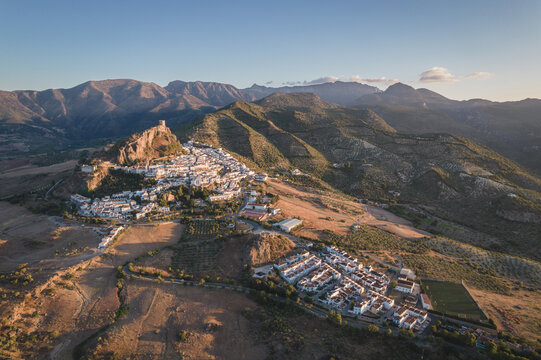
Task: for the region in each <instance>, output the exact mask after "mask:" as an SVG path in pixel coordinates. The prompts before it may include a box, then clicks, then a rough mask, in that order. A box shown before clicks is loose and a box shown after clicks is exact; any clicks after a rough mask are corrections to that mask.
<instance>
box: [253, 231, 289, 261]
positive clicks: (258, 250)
mask: <svg viewBox="0 0 541 360" xmlns="http://www.w3.org/2000/svg"><path fill="white" fill-rule="evenodd" d="M294 248H295V244H294V243H293V242H292V241H291V240H289V239H288V238H286V237H283V236H257V237H254V239H253V241H252V242H251V243H250V246H249V247H248V256H247V258H248V262H249V264H250V265H251V266H258V265H261V264H266V263H270V262H273V261H275V260H276V259H278V258H280V257H283V256H284V255H286V254H287V253H288V252H290V251H291V250H293V249H294Z"/></svg>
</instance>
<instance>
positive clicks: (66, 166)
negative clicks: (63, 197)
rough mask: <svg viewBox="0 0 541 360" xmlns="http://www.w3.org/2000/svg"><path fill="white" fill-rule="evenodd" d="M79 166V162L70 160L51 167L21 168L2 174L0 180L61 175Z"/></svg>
mask: <svg viewBox="0 0 541 360" xmlns="http://www.w3.org/2000/svg"><path fill="white" fill-rule="evenodd" d="M76 164H77V160H69V161H66V162H63V163H58V164H53V165H49V166H41V167H38V166H35V165H25V166H21V167H19V168H15V169H10V170H6V171H4V172H2V173H0V179H8V178H14V177H19V176H24V175H36V174H50V173H59V172H62V171H66V170H71V169H73V168H74V167H75V165H76Z"/></svg>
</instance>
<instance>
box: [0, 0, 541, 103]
mask: <svg viewBox="0 0 541 360" xmlns="http://www.w3.org/2000/svg"><path fill="white" fill-rule="evenodd" d="M540 19H541V1H537V0H532V1H530V0H516V1H509V0H490V1H484V0H476V1H460V0H455V1H339V0H335V1H328V0H326V1H317V0H311V1H303V0H297V1H280V0H278V1H257V0H255V1H254V0H252V1H232V0H230V1H223V0H221V1H211V0H199V1H172V0H171V1H165V0H154V1H138V0H130V1H126V0H114V1H111V0H108V1H101V0H92V1H73V0H49V1H43V0H35V1H31V0H17V1H13V0H0V89H2V90H20V89H35V90H43V89H48V88H69V87H73V86H75V85H77V84H80V83H82V82H85V81H88V80H102V79H116V78H132V79H136V80H141V81H149V82H155V83H156V84H158V85H161V86H165V85H167V83H168V82H169V81H172V80H184V81H196V80H201V81H217V82H224V83H229V84H233V85H235V86H237V87H239V88H245V87H249V86H251V85H252V84H254V83H257V84H259V85H267V86H274V87H277V86H283V85H286V84H301V85H302V84H308V83H319V82H325V81H336V80H344V81H358V82H363V83H369V84H371V85H375V86H378V87H379V88H381V89H385V88H386V87H387V86H389V85H390V84H392V83H393V82H396V81H400V82H403V83H406V84H409V85H411V86H414V87H416V88H418V87H424V88H428V89H431V90H434V91H436V92H439V93H441V94H443V95H445V96H447V97H450V98H453V99H469V98H485V99H490V100H496V101H507V100H520V99H524V98H529V97H530V98H531V97H536V98H541V82H540V80H541V20H540Z"/></svg>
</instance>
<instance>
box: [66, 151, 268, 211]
mask: <svg viewBox="0 0 541 360" xmlns="http://www.w3.org/2000/svg"><path fill="white" fill-rule="evenodd" d="M183 148H184V149H185V151H186V152H187V154H185V155H179V156H177V157H175V158H174V159H172V160H169V161H164V162H158V163H153V164H149V163H148V162H147V163H146V164H144V165H133V166H115V167H114V170H120V171H123V172H126V173H130V174H141V175H143V176H144V177H145V178H151V179H155V180H156V184H155V185H153V186H151V187H147V188H143V189H140V190H136V191H123V192H120V193H116V194H112V195H110V196H105V197H103V198H96V199H94V200H92V199H90V198H88V197H85V196H82V195H80V194H74V195H72V196H71V201H72V202H73V203H74V204H75V205H76V206H77V210H78V212H79V214H81V215H83V216H93V217H100V218H106V219H117V220H121V221H129V220H131V219H136V220H139V219H142V218H144V217H145V216H147V214H150V213H151V212H152V211H156V212H161V213H168V212H170V210H171V209H170V207H168V206H159V205H158V198H159V196H160V195H161V194H163V193H164V191H166V190H167V189H170V188H173V187H179V186H183V185H186V186H190V187H199V188H201V187H210V186H212V188H213V189H212V193H211V194H210V195H209V196H208V199H197V200H199V201H198V205H204V204H205V203H204V201H205V200H208V201H210V202H220V201H229V200H232V199H235V198H238V197H239V196H240V195H242V186H241V181H242V180H244V179H247V180H256V181H265V180H266V179H267V175H266V174H256V173H254V172H253V171H251V170H250V169H248V168H247V167H246V166H245V165H244V164H242V163H241V162H239V161H237V160H236V159H235V158H233V157H232V156H231V155H230V154H228V153H227V152H225V151H223V150H222V149H215V148H212V147H209V146H206V145H200V144H194V142H193V141H189V142H187V143H186V144H183ZM83 171H87V172H90V171H92V169H91V170H86V168H85V169H83ZM179 205H180V204H179Z"/></svg>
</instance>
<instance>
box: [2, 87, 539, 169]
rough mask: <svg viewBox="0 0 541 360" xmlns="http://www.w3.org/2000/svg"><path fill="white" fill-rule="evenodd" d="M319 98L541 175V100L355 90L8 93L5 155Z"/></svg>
mask: <svg viewBox="0 0 541 360" xmlns="http://www.w3.org/2000/svg"><path fill="white" fill-rule="evenodd" d="M276 92H280V93H313V94H315V95H317V96H318V97H319V98H320V99H321V100H323V101H326V102H329V103H334V104H336V106H341V107H346V106H348V107H354V108H361V109H370V110H372V111H373V112H374V113H375V114H377V115H378V116H379V117H381V118H382V119H384V120H385V122H386V123H387V124H388V125H390V126H391V127H392V128H394V129H396V130H397V131H398V132H401V133H411V134H422V133H435V132H438V133H439V132H445V133H451V134H456V135H459V136H464V137H467V138H471V139H473V140H475V141H478V142H480V143H482V144H484V145H486V146H489V147H490V148H492V149H494V150H496V151H498V152H499V153H501V154H503V155H505V156H507V157H509V158H510V159H512V160H514V161H517V162H518V163H520V164H521V165H523V166H526V167H527V168H529V169H531V170H533V171H534V172H536V173H541V157H540V156H536V155H537V154H538V153H539V150H540V146H541V145H540V144H541V115H540V114H541V100H538V99H526V100H523V101H516V102H500V103H499V102H491V101H487V100H481V99H473V100H468V101H456V100H451V99H448V98H445V97H444V96H441V95H439V94H437V93H435V92H432V91H430V90H427V89H414V88H412V87H410V86H408V85H405V84H401V83H398V84H395V85H392V86H390V87H389V88H388V89H387V90H385V91H380V90H379V89H378V88H376V87H373V86H369V85H364V84H359V83H354V82H340V81H337V82H334V83H324V84H318V85H306V86H285V87H278V88H272V87H265V86H259V85H253V86H251V87H249V88H246V89H238V88H236V87H235V86H233V85H229V84H222V83H216V82H201V81H196V82H184V81H178V80H177V81H172V82H170V83H169V84H168V85H167V86H165V87H161V86H159V85H157V84H154V83H148V82H140V81H136V80H130V79H118V80H104V81H88V82H85V83H83V84H80V85H78V86H75V87H73V88H70V89H49V90H44V91H34V90H23V91H0V154H1V155H4V156H6V155H8V156H13V155H17V154H20V153H21V151H22V152H28V153H35V152H40V151H41V152H43V151H48V150H51V149H62V148H66V147H68V146H73V145H77V144H84V143H85V142H87V141H89V140H93V139H97V138H117V137H121V136H127V135H129V134H131V133H133V132H137V131H141V130H144V129H146V128H149V127H151V126H153V125H155V124H156V121H157V120H158V119H165V120H167V123H168V125H170V126H171V127H172V128H175V127H177V126H179V125H181V124H186V123H189V122H191V121H193V120H195V119H197V118H199V117H201V116H203V115H205V114H207V113H210V112H213V111H216V110H218V109H220V108H221V107H224V106H227V105H229V104H231V103H233V102H235V101H238V100H242V101H247V102H252V101H256V100H258V99H261V98H264V97H267V96H269V95H270V94H273V93H276Z"/></svg>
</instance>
